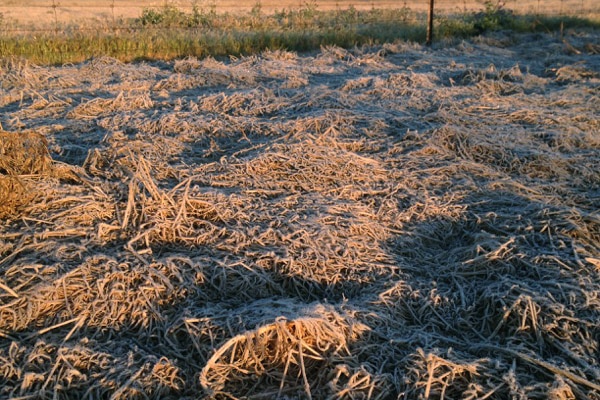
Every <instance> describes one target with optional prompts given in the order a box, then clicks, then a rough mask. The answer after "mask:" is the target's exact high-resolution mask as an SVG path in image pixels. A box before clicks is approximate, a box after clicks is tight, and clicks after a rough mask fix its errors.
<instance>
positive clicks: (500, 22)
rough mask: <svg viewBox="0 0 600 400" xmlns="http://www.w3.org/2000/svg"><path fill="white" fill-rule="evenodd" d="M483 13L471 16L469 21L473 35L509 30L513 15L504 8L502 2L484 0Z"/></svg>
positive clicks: (498, 0) (500, 0) (499, 0)
mask: <svg viewBox="0 0 600 400" xmlns="http://www.w3.org/2000/svg"><path fill="white" fill-rule="evenodd" d="M483 5H484V11H482V12H479V13H476V14H473V15H472V17H471V19H472V22H473V28H474V29H475V33H478V34H481V33H484V32H488V31H497V30H499V29H507V28H511V26H512V24H513V22H514V15H513V13H512V12H511V11H510V10H507V9H506V8H504V6H505V2H504V1H502V0H496V1H492V0H486V1H484V2H483Z"/></svg>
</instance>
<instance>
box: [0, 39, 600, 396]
mask: <svg viewBox="0 0 600 400" xmlns="http://www.w3.org/2000/svg"><path fill="white" fill-rule="evenodd" d="M500 35H501V37H499V38H486V37H481V38H478V39H476V40H475V41H471V42H461V43H458V44H456V45H449V47H448V48H437V49H433V50H432V49H429V48H427V49H425V48H422V47H421V46H419V45H417V44H407V43H401V42H399V43H391V44H386V45H385V46H374V47H365V48H357V49H352V50H344V49H340V48H336V47H327V48H323V49H322V50H321V51H320V52H318V53H315V54H293V53H289V52H282V51H270V52H266V53H265V54H262V55H256V56H252V57H243V58H239V59H233V58H232V59H231V60H229V61H223V60H221V61H217V60H214V59H206V60H198V59H185V60H180V61H176V62H173V63H157V64H154V63H148V64H123V63H118V62H114V60H111V59H108V58H102V59H95V60H90V61H89V62H86V63H82V64H80V65H66V66H62V67H44V68H43V67H37V66H33V65H29V64H26V63H16V62H15V63H5V64H2V66H1V68H2V71H1V72H2V74H3V80H2V83H1V84H0V108H2V110H3V112H4V114H3V120H2V123H3V124H4V125H5V126H7V125H8V126H10V127H11V130H13V131H15V132H20V133H9V132H2V133H1V135H0V138H1V139H2V140H1V141H0V155H1V157H0V173H1V174H0V190H1V191H2V192H1V193H0V195H1V196H2V197H0V202H1V203H0V204H2V207H4V208H3V209H2V210H0V213H4V214H3V215H2V216H1V217H0V218H3V219H2V221H3V222H4V221H6V223H2V224H0V398H33V397H35V398H40V399H51V398H52V399H54V398H60V399H97V398H108V399H130V398H140V399H141V398H147V399H197V398H202V399H203V398H207V399H210V398H214V399H234V398H280V399H290V398H298V399H306V398H313V399H321V398H324V399H344V400H346V399H386V400H387V399H398V398H410V399H412V398H415V399H417V398H421V399H458V398H461V399H507V398H518V399H524V398H533V399H537V398H540V399H541V398H554V399H573V398H575V399H598V398H600V386H599V385H598V382H600V363H599V361H598V360H599V355H600V329H599V328H598V321H599V320H600V298H599V296H598V293H600V284H599V282H600V275H599V274H600V267H599V266H600V261H599V260H600V250H599V245H598V244H599V243H600V215H599V214H598V204H600V192H599V190H600V169H599V168H598V165H600V152H599V151H598V150H599V143H600V134H599V130H598V129H599V128H600V126H599V125H598V118H597V110H598V96H597V87H598V75H597V73H596V72H595V71H598V70H600V65H599V60H598V57H597V54H594V53H586V52H584V51H583V49H585V46H584V44H585V43H589V42H594V41H595V42H597V41H598V39H599V38H598V34H597V33H595V32H592V33H589V32H581V33H580V34H579V35H572V36H569V37H568V40H569V43H572V45H573V46H575V47H577V48H578V49H582V50H581V51H579V52H578V53H577V52H572V51H570V52H565V50H564V49H565V47H564V45H563V43H562V42H560V41H559V40H557V39H556V38H554V37H551V36H545V35H537V36H535V37H529V36H518V35H516V36H512V35H511V37H510V38H509V37H503V36H502V34H500ZM17 104H18V107H17V106H16V105H17ZM32 132H37V133H32ZM50 155H51V156H52V159H51V158H50ZM15 216H18V217H19V218H15Z"/></svg>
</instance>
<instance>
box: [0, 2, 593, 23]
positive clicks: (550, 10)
mask: <svg viewBox="0 0 600 400" xmlns="http://www.w3.org/2000/svg"><path fill="white" fill-rule="evenodd" d="M165 4H170V5H172V6H175V7H177V8H179V9H181V10H184V11H188V12H189V11H191V10H192V6H193V4H194V2H193V1H191V0H170V1H166V2H165V1H164V0H139V1H132V0H114V1H113V0H98V1H93V2H86V1H82V0H60V1H58V0H57V1H52V0H18V1H17V0H0V14H1V15H3V16H4V17H5V18H6V19H8V20H11V21H17V22H18V23H19V24H24V25H34V26H38V27H39V26H45V25H49V24H54V23H55V22H56V21H58V22H59V23H61V24H69V23H77V24H81V23H83V24H86V23H90V21H98V20H99V21H109V22H112V20H113V19H119V18H136V17H139V16H140V15H141V14H142V11H143V10H144V9H145V8H160V7H162V6H164V5H165ZM428 4H429V3H428V2H427V1H415V0H407V1H404V2H403V1H390V0H355V1H349V0H318V1H303V0H283V1H274V0H260V1H254V0H242V1H235V0H219V1H210V0H200V1H197V2H196V5H197V7H199V8H201V9H204V10H209V9H214V10H215V11H216V12H218V13H225V12H227V13H234V14H235V13H242V12H243V13H245V12H248V11H250V10H251V9H252V8H253V7H255V6H257V5H260V9H261V11H262V12H265V13H272V12H275V11H276V10H282V9H288V10H289V9H298V8H304V7H307V6H309V7H316V8H317V9H318V10H334V9H338V8H341V9H347V8H348V7H354V8H356V9H358V10H368V9H371V8H372V7H375V8H384V9H385V8H398V7H408V8H410V9H411V10H412V11H415V12H426V11H427V9H428ZM483 4H484V2H483V1H479V0H463V1H456V0H437V1H436V2H435V8H436V12H439V13H449V12H465V11H480V10H483V9H484V5H483ZM503 4H504V7H505V8H507V9H510V10H512V11H514V12H517V13H534V14H543V15H579V16H586V17H590V16H596V17H597V16H598V14H599V13H600V8H599V6H598V4H597V2H596V1H595V0H550V1H539V0H519V1H517V0H507V1H505V2H503Z"/></svg>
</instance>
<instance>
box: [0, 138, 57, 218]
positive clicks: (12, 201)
mask: <svg viewBox="0 0 600 400" xmlns="http://www.w3.org/2000/svg"><path fill="white" fill-rule="evenodd" d="M51 162H52V159H51V158H50V154H49V152H48V143H47V141H46V139H45V138H44V136H43V135H41V134H39V133H36V132H31V131H24V132H5V131H3V130H2V129H0V217H2V218H6V217H9V216H12V215H13V214H14V213H15V212H16V211H17V210H18V209H19V208H21V207H22V206H24V205H26V204H28V203H29V201H30V200H31V199H32V197H33V196H34V193H33V192H34V190H33V189H32V188H31V187H30V185H29V184H28V183H26V182H25V180H24V178H26V177H31V176H34V175H37V176H43V175H46V174H49V173H50V172H51V170H52V164H51Z"/></svg>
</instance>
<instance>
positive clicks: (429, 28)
mask: <svg viewBox="0 0 600 400" xmlns="http://www.w3.org/2000/svg"><path fill="white" fill-rule="evenodd" d="M433 3H434V0H429V14H427V39H426V42H425V44H426V45H427V46H431V42H432V41H433Z"/></svg>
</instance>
